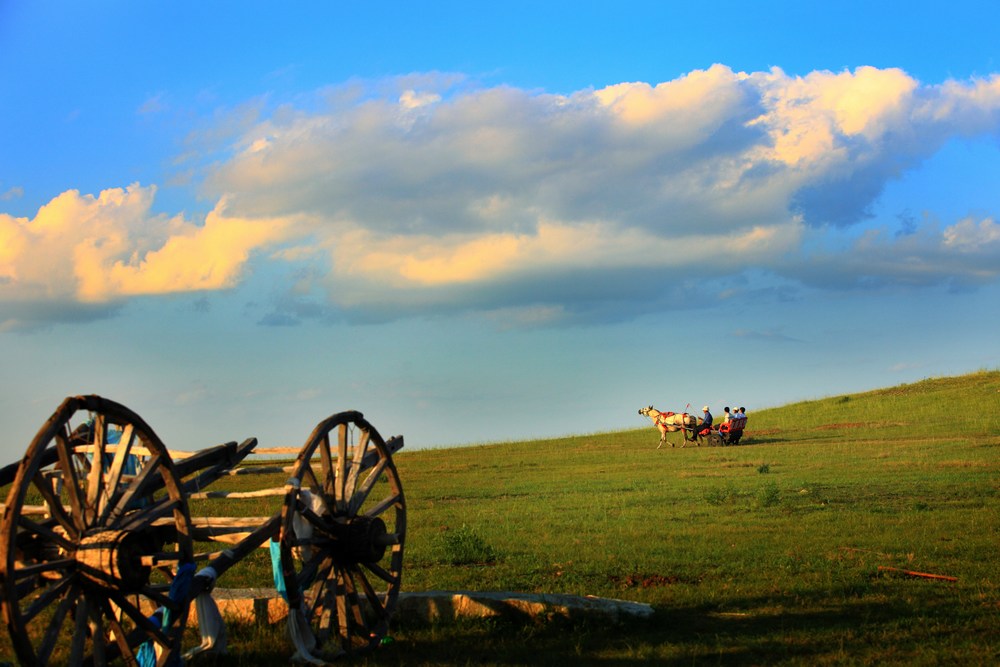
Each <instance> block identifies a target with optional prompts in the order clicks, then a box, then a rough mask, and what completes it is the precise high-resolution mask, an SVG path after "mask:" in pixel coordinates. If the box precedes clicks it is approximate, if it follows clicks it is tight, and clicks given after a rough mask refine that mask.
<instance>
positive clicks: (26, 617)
mask: <svg viewBox="0 0 1000 667" xmlns="http://www.w3.org/2000/svg"><path fill="white" fill-rule="evenodd" d="M72 584H73V579H72V578H70V577H63V578H62V579H59V580H58V581H57V582H55V583H54V584H52V585H51V586H49V587H48V588H47V589H45V590H44V591H42V593H41V595H39V596H38V597H36V598H35V599H34V601H32V603H31V604H30V605H29V606H28V607H27V608H26V609H25V610H24V613H23V614H21V618H22V620H23V621H24V622H25V623H30V622H31V621H32V619H34V618H35V616H37V615H38V613H39V612H40V611H42V610H43V609H45V608H46V607H48V606H49V605H50V604H52V603H53V602H55V601H56V600H58V599H59V598H61V597H63V595H65V594H66V593H67V591H68V589H69V588H70V586H71V585H72ZM22 597H23V596H22Z"/></svg>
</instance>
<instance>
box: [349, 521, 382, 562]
mask: <svg viewBox="0 0 1000 667" xmlns="http://www.w3.org/2000/svg"><path fill="white" fill-rule="evenodd" d="M387 535H388V530H386V527H385V521H383V520H382V519H380V518H378V517H374V518H371V517H361V516H359V517H355V518H354V519H352V520H351V521H350V523H348V524H347V525H346V526H344V535H343V539H342V540H341V544H343V545H344V546H345V547H346V548H345V549H344V550H343V552H342V553H343V556H344V557H345V558H346V559H348V560H349V561H350V562H352V563H377V562H379V561H380V560H382V557H383V556H385V548H386V546H387V545H388V544H389V542H388V541H387V540H386V536H387Z"/></svg>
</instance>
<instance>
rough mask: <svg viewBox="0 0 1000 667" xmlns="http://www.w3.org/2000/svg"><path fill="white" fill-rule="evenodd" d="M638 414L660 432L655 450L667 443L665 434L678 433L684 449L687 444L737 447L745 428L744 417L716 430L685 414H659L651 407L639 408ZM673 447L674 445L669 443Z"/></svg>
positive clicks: (730, 421) (745, 419)
mask: <svg viewBox="0 0 1000 667" xmlns="http://www.w3.org/2000/svg"><path fill="white" fill-rule="evenodd" d="M639 414H640V415H642V416H644V417H649V418H650V419H651V420H652V421H653V426H655V427H656V429H657V430H658V431H659V432H660V444H658V445H657V446H656V448H657V449H659V448H660V447H662V446H663V443H665V442H668V441H667V433H675V432H677V431H680V432H681V433H682V434H683V437H684V441H683V442H682V443H681V447H682V448H683V447H685V446H686V445H687V444H688V443H689V442H693V443H694V444H695V445H700V444H701V442H703V441H704V442H705V443H706V444H708V445H711V446H723V445H738V444H740V439H741V438H742V437H743V429H744V428H746V425H747V418H746V416H742V417H734V418H732V419H730V420H729V421H726V422H723V423H721V424H719V426H718V428H717V429H714V428H711V427H708V426H704V425H702V424H701V423H700V422H699V419H698V418H697V417H695V416H694V415H692V414H689V413H687V412H661V411H659V410H657V409H656V408H654V407H653V406H652V405H650V406H647V407H645V408H639ZM670 446H671V447H673V446H674V443H672V442H671V443H670Z"/></svg>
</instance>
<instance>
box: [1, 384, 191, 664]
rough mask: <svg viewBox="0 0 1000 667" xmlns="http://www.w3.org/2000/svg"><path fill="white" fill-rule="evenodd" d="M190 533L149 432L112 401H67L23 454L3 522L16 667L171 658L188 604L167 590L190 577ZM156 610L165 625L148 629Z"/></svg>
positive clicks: (164, 458)
mask: <svg viewBox="0 0 1000 667" xmlns="http://www.w3.org/2000/svg"><path fill="white" fill-rule="evenodd" d="M190 529H191V520H190V516H189V514H188V508H187V503H186V500H185V499H184V497H183V496H182V495H181V493H180V489H179V486H178V483H177V479H176V476H175V475H174V469H173V463H172V462H171V460H170V455H169V454H168V452H167V449H166V447H164V445H163V443H162V442H161V441H160V439H159V438H158V437H157V436H156V434H155V433H154V432H153V431H152V429H150V428H149V426H148V425H147V424H146V423H145V422H144V421H143V420H142V419H141V418H140V417H139V416H138V415H136V414H135V413H133V412H132V411H130V410H129V409H128V408H126V407H124V406H122V405H120V404H117V403H114V402H113V401H109V400H107V399H104V398H101V397H99V396H76V397H70V398H67V399H66V400H65V401H64V402H63V404H62V405H61V406H60V407H59V409H58V410H56V412H55V413H54V414H53V415H52V417H51V418H49V420H48V421H47V422H46V423H45V425H43V426H42V428H41V429H40V430H39V432H38V434H37V435H36V436H35V439H34V440H33V441H32V443H31V445H30V446H29V447H28V451H27V453H26V454H25V456H24V459H23V460H22V461H21V464H20V466H19V467H18V470H17V474H16V476H15V478H14V481H13V483H12V484H11V487H10V491H9V492H8V495H7V500H6V503H5V505H4V510H3V519H2V522H0V583H2V589H3V597H2V600H0V607H2V612H3V616H4V620H5V621H6V622H7V627H8V628H9V630H10V634H11V640H12V642H13V644H14V649H15V651H16V653H17V656H18V659H19V661H20V662H21V663H22V664H26V665H36V664H52V663H55V664H82V663H96V664H102V663H105V662H113V661H115V660H116V659H123V660H124V661H125V662H127V663H129V664H134V663H135V662H136V661H137V655H139V654H140V653H141V652H143V651H149V650H153V651H154V652H155V653H156V654H157V655H158V662H162V661H163V660H164V658H165V657H169V656H171V655H172V654H173V653H174V652H178V654H179V651H180V638H181V634H182V632H183V628H184V623H185V620H186V616H187V606H188V605H187V602H188V600H187V599H181V598H186V595H183V594H178V593H179V592H178V591H175V592H174V593H171V579H172V578H173V577H174V575H175V574H176V573H177V572H178V571H179V569H180V567H181V565H185V566H186V568H187V569H190V568H191V567H192V566H191V565H190V564H191V563H192V562H193V557H192V554H193V549H192V544H191V537H190V535H191V531H190ZM177 583H178V584H180V583H181V581H178V582H177ZM178 588H179V587H178ZM158 608H160V609H161V612H162V610H163V609H166V610H168V611H166V616H167V619H168V620H167V621H166V622H164V621H163V620H162V618H156V619H154V620H151V619H150V616H151V615H152V614H153V612H154V610H156V609H158Z"/></svg>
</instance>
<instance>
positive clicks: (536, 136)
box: [0, 65, 1000, 324]
mask: <svg viewBox="0 0 1000 667" xmlns="http://www.w3.org/2000/svg"><path fill="white" fill-rule="evenodd" d="M459 82H463V80H462V79H461V78H460V77H455V76H445V75H436V74H427V75H420V76H409V77H406V78H401V79H399V80H398V81H397V82H396V83H397V85H396V86H395V87H394V86H392V85H386V84H385V82H382V83H381V84H380V85H379V86H377V87H375V88H373V89H371V90H365V89H364V85H363V84H361V83H359V82H351V84H350V85H349V86H345V87H344V88H343V89H342V90H339V91H338V90H337V89H327V90H324V91H323V92H322V95H321V98H320V99H321V101H322V104H319V108H317V105H316V104H313V105H309V106H308V107H306V106H303V107H301V108H296V107H293V106H291V105H285V106H281V107H280V108H278V109H277V110H276V111H274V112H273V113H270V114H265V113H264V112H263V109H261V108H260V107H255V113H254V116H253V120H252V121H249V120H248V121H246V122H245V123H244V124H243V125H241V127H242V128H243V129H241V131H240V135H239V138H238V140H237V141H236V142H235V143H234V144H232V146H231V150H230V151H228V152H226V153H224V154H222V155H217V156H216V160H215V161H214V162H213V163H212V166H211V168H209V169H208V170H207V171H206V172H205V174H204V178H203V179H202V188H203V190H202V194H203V195H204V196H206V197H208V198H210V199H211V200H213V201H217V202H218V204H217V206H216V207H215V209H214V210H213V211H212V212H211V213H210V214H209V215H208V216H206V218H205V219H204V220H203V221H202V220H198V221H189V220H186V219H184V218H183V217H182V216H174V217H169V216H162V215H154V214H152V213H151V212H150V211H151V208H150V204H151V201H152V197H153V196H154V193H155V188H152V187H146V188H142V187H139V186H131V187H129V188H127V189H125V190H121V189H112V190H106V191H104V192H102V193H100V195H99V196H97V197H94V196H90V195H81V194H80V193H77V192H75V191H70V192H66V193H63V194H61V195H59V196H58V197H56V198H55V199H53V200H52V202H50V203H49V204H48V205H46V206H45V207H43V208H42V209H41V210H40V211H39V213H38V215H37V216H36V217H35V218H34V219H31V220H28V219H23V218H13V217H11V216H0V241H3V244H2V245H0V300H6V301H32V302H37V301H46V300H65V301H73V302H76V303H88V304H109V303H113V302H116V301H117V300H121V299H124V298H127V297H130V296H135V295H145V294H159V293H164V292H170V291H192V290H217V289H226V288H229V287H232V286H234V285H235V284H237V283H238V282H239V281H240V280H241V277H242V276H243V275H245V273H246V271H247V270H248V267H250V266H251V265H252V264H253V263H254V262H264V261H268V262H272V263H281V264H286V265H289V266H295V267H298V269H297V270H295V271H289V272H287V273H288V274H289V275H291V274H295V275H296V276H297V277H296V278H295V280H294V284H289V285H288V286H287V289H286V290H285V292H286V293H287V295H288V296H287V301H288V303H287V304H286V306H285V307H280V306H278V307H276V308H275V310H274V312H272V313H271V314H270V315H266V316H264V317H263V318H261V320H260V321H261V322H262V323H267V324H294V323H295V322H296V321H298V319H299V318H300V317H310V316H311V315H308V314H307V313H315V314H316V315H315V316H317V317H329V316H330V313H331V310H338V311H341V312H344V313H347V314H349V315H353V316H355V317H361V318H364V317H375V318H383V317H393V316H397V315H400V314H407V313H413V312H427V311H428V310H431V311H434V310H437V311H449V310H450V311H454V310H476V311H479V312H482V313H486V314H492V315H494V316H497V317H509V318H511V319H513V320H516V321H523V322H525V323H532V322H534V323H549V322H555V321H558V320H560V319H565V318H569V317H573V316H574V314H576V315H579V314H580V313H582V312H588V313H591V314H592V316H593V317H595V318H611V317H627V316H629V314H635V313H638V312H642V311H643V309H650V308H669V307H686V306H683V305H675V304H680V303H681V300H680V299H676V298H674V295H675V294H677V291H678V289H680V288H681V287H683V288H687V287H689V286H691V285H692V284H705V283H706V282H710V281H712V280H716V279H725V278H727V277H732V276H738V275H741V274H742V273H744V272H746V271H749V270H753V271H757V272H761V271H763V272H769V273H770V274H771V275H777V276H781V277H783V278H784V279H787V280H789V281H791V282H792V284H800V285H809V286H819V287H824V288H831V287H832V288H854V289H856V288H861V287H869V288H870V287H877V286H881V285H887V284H905V285H915V286H923V285H929V284H940V283H952V284H963V285H974V284H982V283H983V282H988V281H992V280H995V279H997V277H998V276H997V271H996V269H995V268H993V267H996V266H1000V248H998V240H997V235H998V232H997V227H998V226H997V223H996V222H995V220H994V218H991V217H985V216H981V217H979V218H975V219H974V218H969V219H967V220H961V221H958V222H955V223H953V224H946V225H944V226H943V227H942V226H937V225H935V224H932V223H929V222H926V220H925V222H924V223H917V222H916V218H914V217H912V216H910V215H909V214H907V217H906V220H905V228H903V229H888V228H886V229H874V230H871V229H869V230H867V232H866V233H864V234H861V235H860V237H858V238H856V239H854V240H851V241H850V242H847V241H845V239H849V238H852V237H850V236H849V235H848V232H849V231H850V230H851V229H853V228H855V227H857V226H858V225H859V223H863V222H865V221H866V220H868V219H869V218H870V217H871V215H872V214H871V211H872V206H873V204H874V203H875V202H877V200H878V198H879V196H880V194H881V192H882V191H883V189H884V187H885V186H886V184H887V183H889V182H890V181H892V180H894V179H898V178H900V177H901V176H902V175H903V174H905V172H906V171H907V170H909V169H912V168H914V167H917V166H919V164H920V163H921V162H922V161H923V160H925V159H927V158H928V157H930V156H932V155H933V154H934V153H935V152H936V151H937V150H939V149H940V147H941V146H943V145H944V144H945V143H946V142H947V141H949V140H951V139H953V138H955V137H965V138H970V137H977V136H991V135H992V136H994V137H995V136H1000V77H998V76H992V77H989V78H984V79H974V80H970V81H948V82H946V83H944V84H940V85H926V84H922V83H920V82H919V81H916V80H915V79H913V78H912V77H910V76H909V75H908V74H906V73H905V72H903V71H902V70H898V69H877V68H873V67H860V68H858V69H856V70H854V71H843V72H828V71H817V72H812V73H810V74H808V75H806V76H789V75H787V74H785V73H784V72H782V71H781V70H780V69H772V70H770V71H767V72H754V73H744V72H734V71H732V70H731V69H729V68H728V67H725V66H723V65H714V66H712V67H710V68H708V69H706V70H700V71H694V72H690V73H688V74H687V75H685V76H682V77H679V78H678V79H675V80H673V81H667V82H662V83H658V84H655V85H654V84H649V83H644V82H625V83H619V84H615V85H612V86H607V87H605V88H601V89H597V90H581V91H577V92H575V93H572V94H568V95H555V94H549V93H545V92H538V91H528V90H521V89H517V88H513V87H510V86H498V87H493V88H473V87H468V86H459V85H457V84H458V83H459ZM463 83H464V82H463ZM200 161H201V162H202V163H203V164H206V163H208V162H209V161H208V160H205V159H202V160H200ZM900 224H903V223H900ZM855 236H857V235H855ZM650 289H654V290H658V294H659V296H657V297H656V298H649V297H648V296H639V295H640V294H646V293H647V291H648V290H650ZM320 301H322V303H320Z"/></svg>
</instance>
